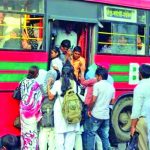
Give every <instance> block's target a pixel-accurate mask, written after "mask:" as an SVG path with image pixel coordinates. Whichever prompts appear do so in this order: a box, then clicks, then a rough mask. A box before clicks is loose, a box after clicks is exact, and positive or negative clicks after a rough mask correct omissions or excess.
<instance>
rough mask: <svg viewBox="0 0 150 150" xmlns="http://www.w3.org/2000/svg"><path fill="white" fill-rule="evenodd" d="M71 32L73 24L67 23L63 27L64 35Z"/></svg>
mask: <svg viewBox="0 0 150 150" xmlns="http://www.w3.org/2000/svg"><path fill="white" fill-rule="evenodd" d="M72 30H73V24H72V23H70V22H67V23H66V25H65V32H66V34H70V33H71V31H72Z"/></svg>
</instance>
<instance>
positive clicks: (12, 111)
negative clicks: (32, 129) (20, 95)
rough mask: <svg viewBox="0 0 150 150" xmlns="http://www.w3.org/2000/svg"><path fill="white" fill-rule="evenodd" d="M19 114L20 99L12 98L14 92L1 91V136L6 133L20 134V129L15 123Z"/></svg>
mask: <svg viewBox="0 0 150 150" xmlns="http://www.w3.org/2000/svg"><path fill="white" fill-rule="evenodd" d="M17 116H19V101H18V100H14V99H13V98H12V92H1V93H0V119H1V121H0V136H3V135H6V134H14V135H20V130H19V129H17V128H16V127H14V125H13V123H14V120H15V118H16V117H17Z"/></svg>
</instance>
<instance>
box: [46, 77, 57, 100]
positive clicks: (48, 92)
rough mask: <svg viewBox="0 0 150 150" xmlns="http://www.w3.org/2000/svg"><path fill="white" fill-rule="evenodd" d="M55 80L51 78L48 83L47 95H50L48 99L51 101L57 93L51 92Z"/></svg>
mask: <svg viewBox="0 0 150 150" xmlns="http://www.w3.org/2000/svg"><path fill="white" fill-rule="evenodd" d="M53 82H54V81H53V80H52V79H51V78H50V79H49V80H48V84H47V95H48V99H49V100H50V101H52V100H53V99H54V96H55V95H53V94H52V93H51V91H50V89H51V84H52V83H53Z"/></svg>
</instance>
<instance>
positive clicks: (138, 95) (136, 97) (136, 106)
mask: <svg viewBox="0 0 150 150" xmlns="http://www.w3.org/2000/svg"><path fill="white" fill-rule="evenodd" d="M143 103H144V96H143V94H142V89H141V88H135V90H134V93H133V106H132V114H131V119H137V118H139V117H140V116H141V114H142V106H143Z"/></svg>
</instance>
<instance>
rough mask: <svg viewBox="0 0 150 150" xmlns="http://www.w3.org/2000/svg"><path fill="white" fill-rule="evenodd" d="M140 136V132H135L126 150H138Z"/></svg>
mask: <svg viewBox="0 0 150 150" xmlns="http://www.w3.org/2000/svg"><path fill="white" fill-rule="evenodd" d="M138 136H139V133H138V132H135V133H134V134H133V136H131V138H130V141H129V142H128V144H127V147H126V150H138Z"/></svg>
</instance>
